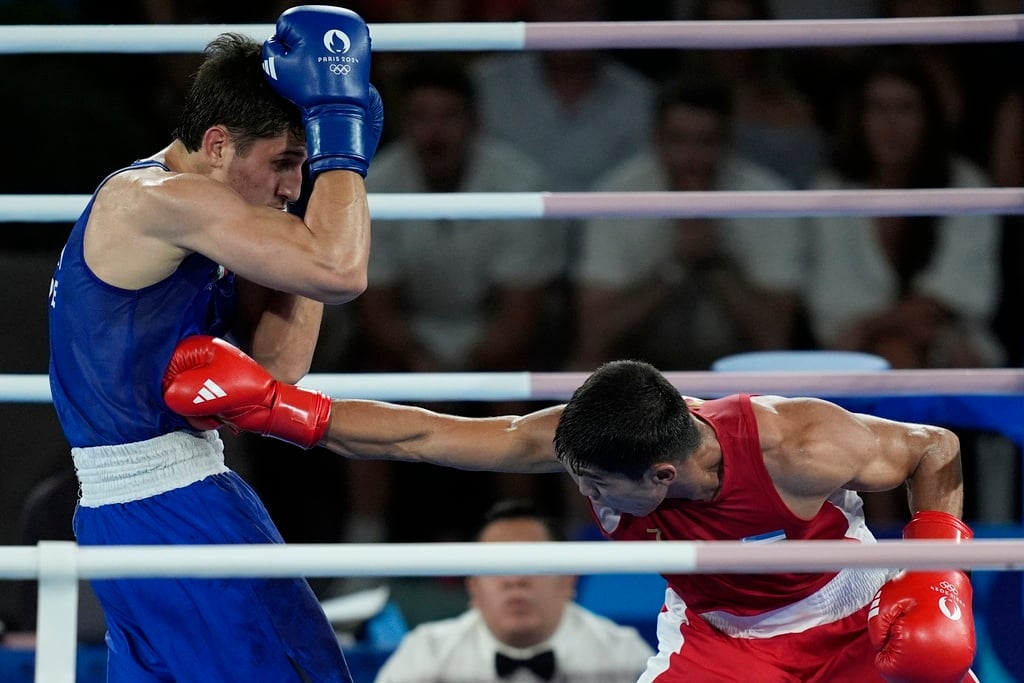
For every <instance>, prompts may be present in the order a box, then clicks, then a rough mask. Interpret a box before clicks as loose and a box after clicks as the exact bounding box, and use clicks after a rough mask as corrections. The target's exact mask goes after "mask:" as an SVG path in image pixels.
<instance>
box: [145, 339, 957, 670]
mask: <svg viewBox="0 0 1024 683" xmlns="http://www.w3.org/2000/svg"><path fill="white" fill-rule="evenodd" d="M209 382H213V383H215V384H216V385H217V386H218V387H219V388H220V390H221V391H220V393H221V394H223V395H222V396H218V397H216V398H213V399H210V400H207V401H204V402H201V403H198V404H196V403H194V402H193V399H194V397H195V396H196V395H197V394H199V393H200V392H202V391H203V387H204V385H206V386H209V385H208V383H209ZM164 387H165V393H164V397H165V400H166V401H167V403H168V405H169V406H170V407H171V408H172V409H173V410H175V411H176V412H178V413H180V414H182V415H184V416H186V417H188V418H190V419H191V420H192V421H193V422H194V424H195V425H196V426H197V427H200V428H206V427H208V426H209V425H210V421H211V420H213V421H216V422H219V423H223V424H226V425H228V426H229V427H230V428H231V429H233V430H235V431H251V432H258V433H261V434H265V435H269V436H275V437H278V438H282V439H285V440H287V441H290V442H292V443H296V444H298V445H301V446H303V447H306V448H309V447H312V446H314V445H321V446H324V447H326V448H329V449H331V450H333V451H335V452H337V453H339V454H341V455H344V456H346V457H353V458H376V459H394V460H408V461H419V462H430V463H434V464H440V465H446V466H451V467H458V468H463V469H477V470H496V471H515V472H542V471H554V470H557V469H558V468H559V466H561V467H564V468H565V469H566V470H568V471H569V473H570V475H571V476H572V477H573V478H574V479H575V480H576V482H577V483H578V485H579V488H580V492H581V493H583V494H584V495H585V496H587V498H588V499H589V501H590V504H591V506H592V508H593V511H594V517H595V520H596V521H597V522H598V524H599V525H600V527H601V529H602V531H603V532H604V533H605V534H606V535H608V536H609V537H611V538H613V539H621V540H657V539H662V540H745V541H750V542H781V541H785V540H837V539H848V540H850V541H852V542H861V543H873V542H874V537H873V536H872V534H871V532H870V531H869V530H868V528H867V526H866V525H865V523H864V518H863V514H862V506H861V501H860V497H859V496H858V495H857V491H883V490H888V489H892V488H895V487H897V486H901V485H906V486H907V490H908V495H909V501H910V507H911V510H912V511H913V512H914V515H913V518H912V520H911V521H910V523H909V524H908V525H907V527H906V531H905V536H906V537H907V538H934V539H949V540H951V541H960V540H967V539H969V538H970V537H971V532H970V530H969V529H968V528H967V526H966V525H965V524H964V523H963V522H962V521H961V520H960V519H959V515H960V514H961V508H962V499H963V481H962V475H961V468H960V447H959V441H958V439H957V437H956V436H955V435H954V434H953V433H952V432H950V431H948V430H945V429H942V428H938V427H930V426H925V425H920V424H909V423H902V422H894V421H890V420H885V419H881V418H876V417H872V416H868V415H862V414H855V413H851V412H849V411H846V410H844V409H842V408H840V407H838V406H836V405H834V404H832V403H828V402H826V401H822V400H818V399H813V398H782V397H778V396H758V397H751V396H749V395H745V394H739V395H734V396H727V397H725V398H721V399H717V400H712V401H699V400H696V399H685V398H684V397H682V396H680V395H679V392H678V391H677V390H676V389H675V388H674V387H673V386H672V385H671V384H670V383H669V382H668V380H666V379H665V377H664V376H662V375H661V374H660V373H659V372H658V371H657V370H655V369H654V368H653V367H651V366H649V365H647V364H645V363H640V362H635V361H617V362H613V363H608V364H606V365H604V366H602V367H601V368H599V369H598V370H597V371H596V372H594V373H593V374H592V375H591V376H590V377H589V378H588V379H587V380H586V382H584V384H583V385H582V386H581V387H580V388H579V389H577V390H576V392H575V393H574V394H573V397H572V399H571V400H570V401H569V402H568V403H567V404H566V405H564V406H557V407H553V408H546V409H544V410H540V411H537V412H535V413H531V414H529V415H526V416H523V417H496V418H480V419H468V418H461V417H455V416H450V415H442V414H438V413H433V412H430V411H426V410H423V409H420V408H411V407H405V406H397V405H391V404H387V403H380V402H373V401H356V400H334V401H332V400H331V399H329V398H328V397H326V396H324V395H322V394H320V393H319V392H315V391H310V390H307V389H303V388H299V387H295V386H291V385H287V384H282V383H280V382H277V381H275V380H274V379H273V378H272V377H270V376H269V375H268V374H267V373H265V372H264V371H263V370H262V369H261V368H260V367H259V366H258V365H257V364H255V363H254V362H253V361H252V360H251V359H249V358H248V357H246V356H245V355H244V354H242V353H241V352H240V351H238V350H237V349H234V348H233V347H231V346H230V345H228V344H226V343H224V342H223V341H220V340H217V339H212V338H209V337H194V338H192V339H189V340H186V341H185V342H183V343H182V345H180V346H179V348H178V351H177V352H176V353H175V356H174V358H173V359H172V362H171V365H170V367H169V368H168V371H167V374H166V376H165V380H164ZM208 393H209V392H207V394H208ZM665 578H666V579H667V581H668V588H667V591H666V600H665V606H664V608H663V609H662V612H661V615H660V616H659V624H658V637H659V652H658V654H657V655H656V656H655V657H653V658H652V659H651V661H650V663H649V666H648V670H647V672H646V673H645V674H644V675H643V676H642V677H641V679H640V681H641V683H646V682H655V681H656V682H657V683H675V682H676V681H678V682H680V683H682V682H683V681H687V682H693V681H707V682H709V683H710V682H725V681H737V682H740V681H742V682H743V683H746V682H747V681H757V682H758V683H762V682H764V683H773V682H776V681H777V682H780V683H781V682H792V683H797V682H807V681H813V682H820V683H825V682H828V683H863V682H865V681H879V682H881V681H888V682H889V683H960V682H961V681H974V680H977V679H976V678H975V677H974V676H973V674H972V673H970V671H969V667H970V665H971V662H972V660H973V658H974V650H975V641H974V626H973V620H972V616H971V588H970V583H969V581H968V580H967V577H966V576H965V575H964V574H963V572H960V571H956V570H951V571H942V572H904V573H896V572H886V571H882V570H843V571H840V572H819V573H811V574H807V573H801V574H784V575H779V574H751V575H741V574H716V575H667V576H666V577H665Z"/></svg>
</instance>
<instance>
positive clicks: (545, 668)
mask: <svg viewBox="0 0 1024 683" xmlns="http://www.w3.org/2000/svg"><path fill="white" fill-rule="evenodd" d="M494 668H495V669H497V671H498V677H499V678H505V677H506V676H511V675H512V674H513V673H515V671H516V670H517V669H520V668H523V669H529V670H530V671H532V672H533V673H535V674H537V676H538V677H539V678H542V679H544V680H545V681H550V680H551V677H552V676H554V675H555V653H554V652H552V651H551V650H547V651H546V652H541V653H540V654H537V655H534V656H533V657H529V658H527V659H516V658H515V657H508V656H506V655H503V654H501V653H500V652H499V653H497V654H495V655H494Z"/></svg>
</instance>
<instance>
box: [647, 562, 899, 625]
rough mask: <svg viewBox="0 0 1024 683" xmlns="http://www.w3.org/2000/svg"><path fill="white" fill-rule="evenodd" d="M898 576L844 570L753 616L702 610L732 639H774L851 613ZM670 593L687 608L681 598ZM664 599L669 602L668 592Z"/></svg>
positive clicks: (880, 571)
mask: <svg viewBox="0 0 1024 683" xmlns="http://www.w3.org/2000/svg"><path fill="white" fill-rule="evenodd" d="M895 575H896V571H895V570H888V569H867V570H864V569H843V570H842V571H840V572H839V573H838V574H836V575H835V576H834V577H833V578H832V580H831V581H829V582H828V583H826V584H825V585H824V586H822V587H821V588H819V589H818V590H816V591H815V592H814V593H811V594H810V595H808V596H807V597H806V598H804V599H802V600H798V601H797V602H794V603H792V604H790V605H786V606H785V607H779V608H778V609H774V610H771V611H769V612H762V613H761V614H753V615H750V616H739V615H736V614H730V613H729V612H724V611H712V612H702V613H701V614H700V616H701V617H702V618H703V619H704V620H705V621H706V622H708V623H709V624H711V626H713V627H714V628H715V629H716V630H718V631H721V632H722V633H724V634H725V635H727V636H731V637H733V638H774V637H775V636H781V635H785V634H787V633H800V632H802V631H806V630H807V629H811V628H814V627H816V626H823V625H825V624H831V623H833V622H836V621H839V620H840V619H844V618H846V617H848V616H850V615H851V614H853V613H854V612H856V611H857V610H859V609H861V608H863V607H864V606H865V605H867V604H868V603H869V602H871V599H872V598H873V597H874V596H875V593H877V592H878V589H879V588H881V587H882V584H884V583H885V582H886V581H888V580H889V579H891V578H892V577H893V576H895ZM670 592H671V593H672V595H673V596H675V599H676V600H678V601H679V603H681V605H682V609H683V610H685V609H686V603H685V602H683V600H682V598H680V597H679V596H677V595H675V593H674V592H672V591H670ZM665 600H666V602H665V604H666V605H668V604H669V602H668V601H669V597H668V595H667V594H666V597H665ZM670 609H672V607H670Z"/></svg>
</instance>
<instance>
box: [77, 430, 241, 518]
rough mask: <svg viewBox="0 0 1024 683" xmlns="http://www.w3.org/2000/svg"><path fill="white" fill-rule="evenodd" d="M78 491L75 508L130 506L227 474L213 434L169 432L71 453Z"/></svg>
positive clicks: (221, 442)
mask: <svg viewBox="0 0 1024 683" xmlns="http://www.w3.org/2000/svg"><path fill="white" fill-rule="evenodd" d="M71 457H72V458H73V459H74V461H75V472H76V473H77V474H78V483H79V486H81V495H80V498H79V501H78V504H79V505H81V506H83V507H99V506H101V505H110V504H112V503H128V502H131V501H133V500H141V499H143V498H149V497H150V496H155V495H157V494H160V493H164V492H166V491H171V490H173V489H179V488H182V487H183V486H188V485H189V484H193V483H195V482H197V481H200V480H202V479H205V478H206V477H208V476H210V475H211V474H219V473H221V472H227V471H228V468H227V467H226V466H225V465H224V442H223V441H221V440H220V436H218V434H217V432H215V431H207V432H199V433H190V432H172V433H170V434H164V435H162V436H158V437H156V438H154V439H147V440H146V441H136V442H133V443H125V444H117V445H116V446H92V447H89V448H72V449H71Z"/></svg>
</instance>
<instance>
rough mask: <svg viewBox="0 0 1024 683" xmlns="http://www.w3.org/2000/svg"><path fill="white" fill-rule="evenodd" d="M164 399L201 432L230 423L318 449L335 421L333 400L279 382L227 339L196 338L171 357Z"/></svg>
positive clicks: (240, 429)
mask: <svg viewBox="0 0 1024 683" xmlns="http://www.w3.org/2000/svg"><path fill="white" fill-rule="evenodd" d="M163 392H164V401H166V402H167V406H168V407H169V408H170V409H171V410H173V411H174V412H176V413H178V414H179V415H182V416H184V417H186V418H188V420H189V423H191V424H192V425H193V426H194V427H197V428H199V429H212V428H215V427H217V426H219V425H220V424H224V425H227V426H228V427H229V428H230V429H231V431H233V432H234V433H235V434H238V433H239V432H257V433H259V434H263V435H265V436H273V437H275V438H278V439H281V440H282V441H287V442H288V443H292V444H295V445H296V446H301V447H302V448H312V447H313V446H316V445H317V444H318V443H320V440H321V439H322V438H323V436H324V433H325V432H326V431H327V427H328V425H329V423H330V418H331V399H330V397H328V396H325V395H324V394H321V393H320V392H319V391H312V390H310V389H303V388H301V387H297V386H294V385H292V384H285V383H283V382H278V381H277V380H275V379H274V378H273V377H272V376H271V375H270V373H269V372H267V371H266V370H264V369H263V368H262V367H261V366H260V365H259V364H258V363H257V362H256V361H254V360H253V359H252V358H250V357H249V356H247V355H245V354H244V353H242V351H240V350H239V349H237V348H235V347H234V346H232V345H231V344H228V343H227V342H226V341H224V340H223V339H218V338H216V337H207V336H199V335H197V336H193V337H187V338H186V339H183V340H182V341H181V343H180V344H178V346H177V347H176V348H175V349H174V353H173V354H171V362H170V363H169V364H168V366H167V371H166V372H165V373H164V379H163Z"/></svg>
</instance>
